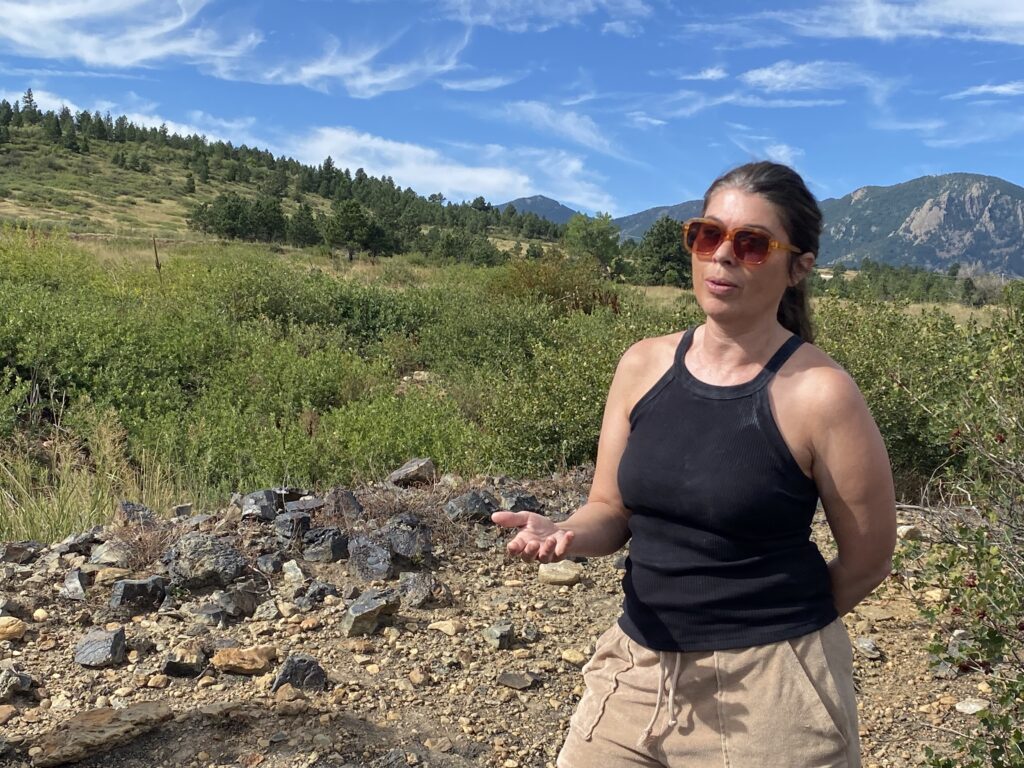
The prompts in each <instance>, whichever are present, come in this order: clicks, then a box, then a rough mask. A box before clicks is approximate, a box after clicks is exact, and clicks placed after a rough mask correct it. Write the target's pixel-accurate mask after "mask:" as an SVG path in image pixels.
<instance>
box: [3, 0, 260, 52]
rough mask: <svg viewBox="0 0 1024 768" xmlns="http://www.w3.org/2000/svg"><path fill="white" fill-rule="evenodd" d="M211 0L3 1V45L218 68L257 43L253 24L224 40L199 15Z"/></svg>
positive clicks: (12, 49)
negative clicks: (170, 0) (173, 0)
mask: <svg viewBox="0 0 1024 768" xmlns="http://www.w3.org/2000/svg"><path fill="white" fill-rule="evenodd" d="M206 4H207V0H178V2H177V3H174V4H168V3H166V2H161V0H77V2H68V1H67V0H34V1H33V2H12V1H11V0H5V1H4V2H0V47H2V48H4V49H6V50H7V51H9V52H11V53H14V54H16V55H19V56H29V57H33V58H40V59H59V60H67V59H69V58H70V59H77V60H79V61H81V62H83V63H85V64H87V65H90V66H98V67H109V68H114V69H118V68H127V67H133V66H139V65H145V64H150V63H153V62H157V61H163V60H166V59H183V60H185V61H190V62H193V63H203V64H208V65H211V66H213V67H214V68H218V67H220V66H224V65H226V63H227V62H230V61H232V60H234V59H237V58H238V57H240V56H243V55H245V54H247V53H248V52H250V51H252V50H253V49H254V48H255V47H256V46H257V45H258V44H259V43H260V41H261V39H262V38H261V37H260V35H259V34H257V33H255V32H249V33H242V34H241V35H239V36H237V37H236V39H234V40H226V39H225V38H224V37H223V36H222V35H221V34H219V33H218V32H216V31H214V30H213V29H211V28H210V27H209V26H207V25H204V24H201V23H199V22H198V20H197V19H198V15H199V12H200V11H202V9H203V7H204V6H205V5H206Z"/></svg>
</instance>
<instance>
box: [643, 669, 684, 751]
mask: <svg viewBox="0 0 1024 768" xmlns="http://www.w3.org/2000/svg"><path fill="white" fill-rule="evenodd" d="M667 655H669V654H668V652H665V651H658V670H659V675H658V698H657V700H656V701H655V702H654V714H653V715H651V721H650V722H649V723H648V724H647V727H646V728H644V730H643V731H642V732H641V734H640V739H639V740H638V741H637V747H639V748H640V749H649V748H650V747H651V746H653V744H654V742H655V741H657V740H658V739H660V738H661V737H662V736H664V735H665V730H666V729H665V728H662V729H661V731H660V732H659V733H658V735H657V736H655V735H654V724H655V723H656V722H657V721H658V714H659V713H660V712H661V701H662V698H663V694H664V693H665V683H668V722H667V723H666V726H667V727H668V728H675V727H676V726H677V725H679V719H678V717H676V683H677V682H678V680H679V672H680V667H681V666H682V660H683V654H681V653H672V654H671V656H672V671H671V672H669V665H668V660H667V658H666V656H667Z"/></svg>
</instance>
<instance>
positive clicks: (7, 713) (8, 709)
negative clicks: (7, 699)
mask: <svg viewBox="0 0 1024 768" xmlns="http://www.w3.org/2000/svg"><path fill="white" fill-rule="evenodd" d="M16 714H18V708H17V707H12V706H11V705H10V704H4V705H3V706H0V725H7V724H8V723H9V722H10V721H11V718H13V717H14V716H15V715H16ZM2 754H3V750H0V755H2Z"/></svg>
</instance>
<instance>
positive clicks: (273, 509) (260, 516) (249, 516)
mask: <svg viewBox="0 0 1024 768" xmlns="http://www.w3.org/2000/svg"><path fill="white" fill-rule="evenodd" d="M237 503H238V506H240V507H241V508H242V519H243V520H262V521H265V522H270V521H271V520H273V519H274V518H275V517H277V513H278V512H280V511H281V509H280V508H279V507H278V505H277V494H276V493H275V492H274V491H272V490H269V489H268V490H263V491H253V492H252V493H247V494H245V495H244V496H243V497H242V498H241V499H239V501H238V502H237Z"/></svg>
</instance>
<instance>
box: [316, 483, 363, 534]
mask: <svg viewBox="0 0 1024 768" xmlns="http://www.w3.org/2000/svg"><path fill="white" fill-rule="evenodd" d="M323 512H324V515H325V516H327V517H329V518H333V519H335V520H344V521H345V522H346V523H348V524H349V525H351V524H353V523H357V522H360V521H362V519H363V515H364V512H363V505H362V504H360V503H359V499H357V498H356V497H355V494H354V493H352V491H349V490H347V489H345V488H342V487H340V486H339V487H337V488H332V489H331V490H330V491H328V492H327V496H325V497H324V510H323Z"/></svg>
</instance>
